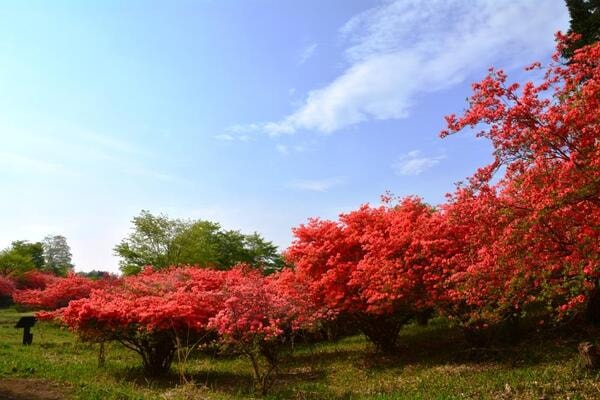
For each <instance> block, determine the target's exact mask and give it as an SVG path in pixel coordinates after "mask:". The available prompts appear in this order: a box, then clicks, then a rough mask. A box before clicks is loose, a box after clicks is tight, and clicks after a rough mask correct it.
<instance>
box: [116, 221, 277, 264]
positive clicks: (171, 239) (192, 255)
mask: <svg viewBox="0 0 600 400" xmlns="http://www.w3.org/2000/svg"><path fill="white" fill-rule="evenodd" d="M132 223H133V229H132V232H131V233H130V234H129V236H127V237H126V238H125V239H123V240H122V241H121V243H119V244H118V245H117V246H115V248H114V251H115V254H116V255H118V256H119V257H121V261H120V268H121V271H122V272H123V274H125V275H133V274H137V273H138V272H139V271H141V269H142V268H143V267H144V266H147V265H151V266H153V267H154V268H155V269H162V268H165V267H168V266H171V265H197V266H200V267H204V268H211V269H217V270H227V269H230V268H231V267H232V266H234V265H236V264H240V263H245V264H248V265H251V266H253V267H256V268H259V269H261V270H262V271H263V272H264V273H265V274H269V273H272V272H274V271H277V270H280V269H281V268H283V266H284V262H283V260H282V257H281V255H280V254H279V252H278V249H277V246H275V245H274V244H273V243H272V242H269V241H267V240H265V239H264V238H263V237H262V236H260V235H259V234H258V233H256V232H255V233H252V234H243V233H241V232H239V231H236V230H225V229H223V228H222V227H221V225H220V224H218V223H216V222H210V221H205V220H182V219H177V218H169V217H168V216H167V215H164V214H160V215H153V214H152V213H150V212H149V211H145V210H142V212H141V213H140V214H139V215H138V216H136V217H134V218H133V220H132Z"/></svg>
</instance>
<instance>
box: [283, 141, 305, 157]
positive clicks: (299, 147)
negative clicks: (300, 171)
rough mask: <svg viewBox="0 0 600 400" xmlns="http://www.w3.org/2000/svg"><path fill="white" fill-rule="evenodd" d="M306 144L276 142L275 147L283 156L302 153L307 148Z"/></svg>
mask: <svg viewBox="0 0 600 400" xmlns="http://www.w3.org/2000/svg"><path fill="white" fill-rule="evenodd" d="M308 148H309V147H308V146H307V145H306V144H304V143H302V144H294V145H287V144H281V143H279V144H277V145H275V149H276V150H277V151H278V152H279V153H280V154H283V155H284V156H288V155H290V154H292V153H304V152H305V151H307V150H308Z"/></svg>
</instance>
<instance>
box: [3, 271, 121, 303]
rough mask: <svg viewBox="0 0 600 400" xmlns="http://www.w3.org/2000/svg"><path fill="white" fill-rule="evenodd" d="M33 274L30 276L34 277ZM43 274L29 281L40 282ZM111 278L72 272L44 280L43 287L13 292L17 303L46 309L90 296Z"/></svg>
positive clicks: (104, 285)
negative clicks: (106, 278)
mask: <svg viewBox="0 0 600 400" xmlns="http://www.w3.org/2000/svg"><path fill="white" fill-rule="evenodd" d="M32 277H33V276H30V278H32ZM40 277H41V275H39V274H38V275H35V280H34V279H32V280H30V281H29V283H30V284H31V283H39V281H41V280H40V279H39V278H40ZM108 283H109V280H97V281H93V280H91V279H88V278H85V277H82V276H80V275H75V274H70V275H68V276H67V277H66V278H59V277H53V278H52V279H48V280H46V281H45V282H44V284H45V285H46V286H45V287H44V288H41V289H24V290H17V291H15V293H14V294H13V299H14V301H15V303H19V304H23V305H26V306H29V307H33V308H39V309H44V310H56V309H59V308H62V307H66V306H67V305H68V304H69V302H70V301H71V300H77V299H81V298H85V297H88V296H89V295H90V293H91V292H92V290H94V289H100V288H104V287H106V286H107V285H108Z"/></svg>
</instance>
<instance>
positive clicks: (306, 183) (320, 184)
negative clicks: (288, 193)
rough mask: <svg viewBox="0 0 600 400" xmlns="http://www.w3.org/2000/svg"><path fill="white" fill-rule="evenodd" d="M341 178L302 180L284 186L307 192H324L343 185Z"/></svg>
mask: <svg viewBox="0 0 600 400" xmlns="http://www.w3.org/2000/svg"><path fill="white" fill-rule="evenodd" d="M344 182H345V180H344V179H343V178H328V179H306V180H304V179H302V180H295V181H292V182H290V183H288V184H287V185H286V186H287V187H288V188H291V189H295V190H301V191H308V192H326V191H328V190H329V189H331V188H333V187H336V186H340V185H342V184H344Z"/></svg>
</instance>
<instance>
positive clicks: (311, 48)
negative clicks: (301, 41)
mask: <svg viewBox="0 0 600 400" xmlns="http://www.w3.org/2000/svg"><path fill="white" fill-rule="evenodd" d="M317 47H318V44H317V43H311V44H309V45H308V46H306V47H305V48H303V49H302V51H301V52H300V61H299V62H300V64H304V63H305V62H307V61H308V60H310V59H311V58H312V56H314V55H315V51H316V50H317Z"/></svg>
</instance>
